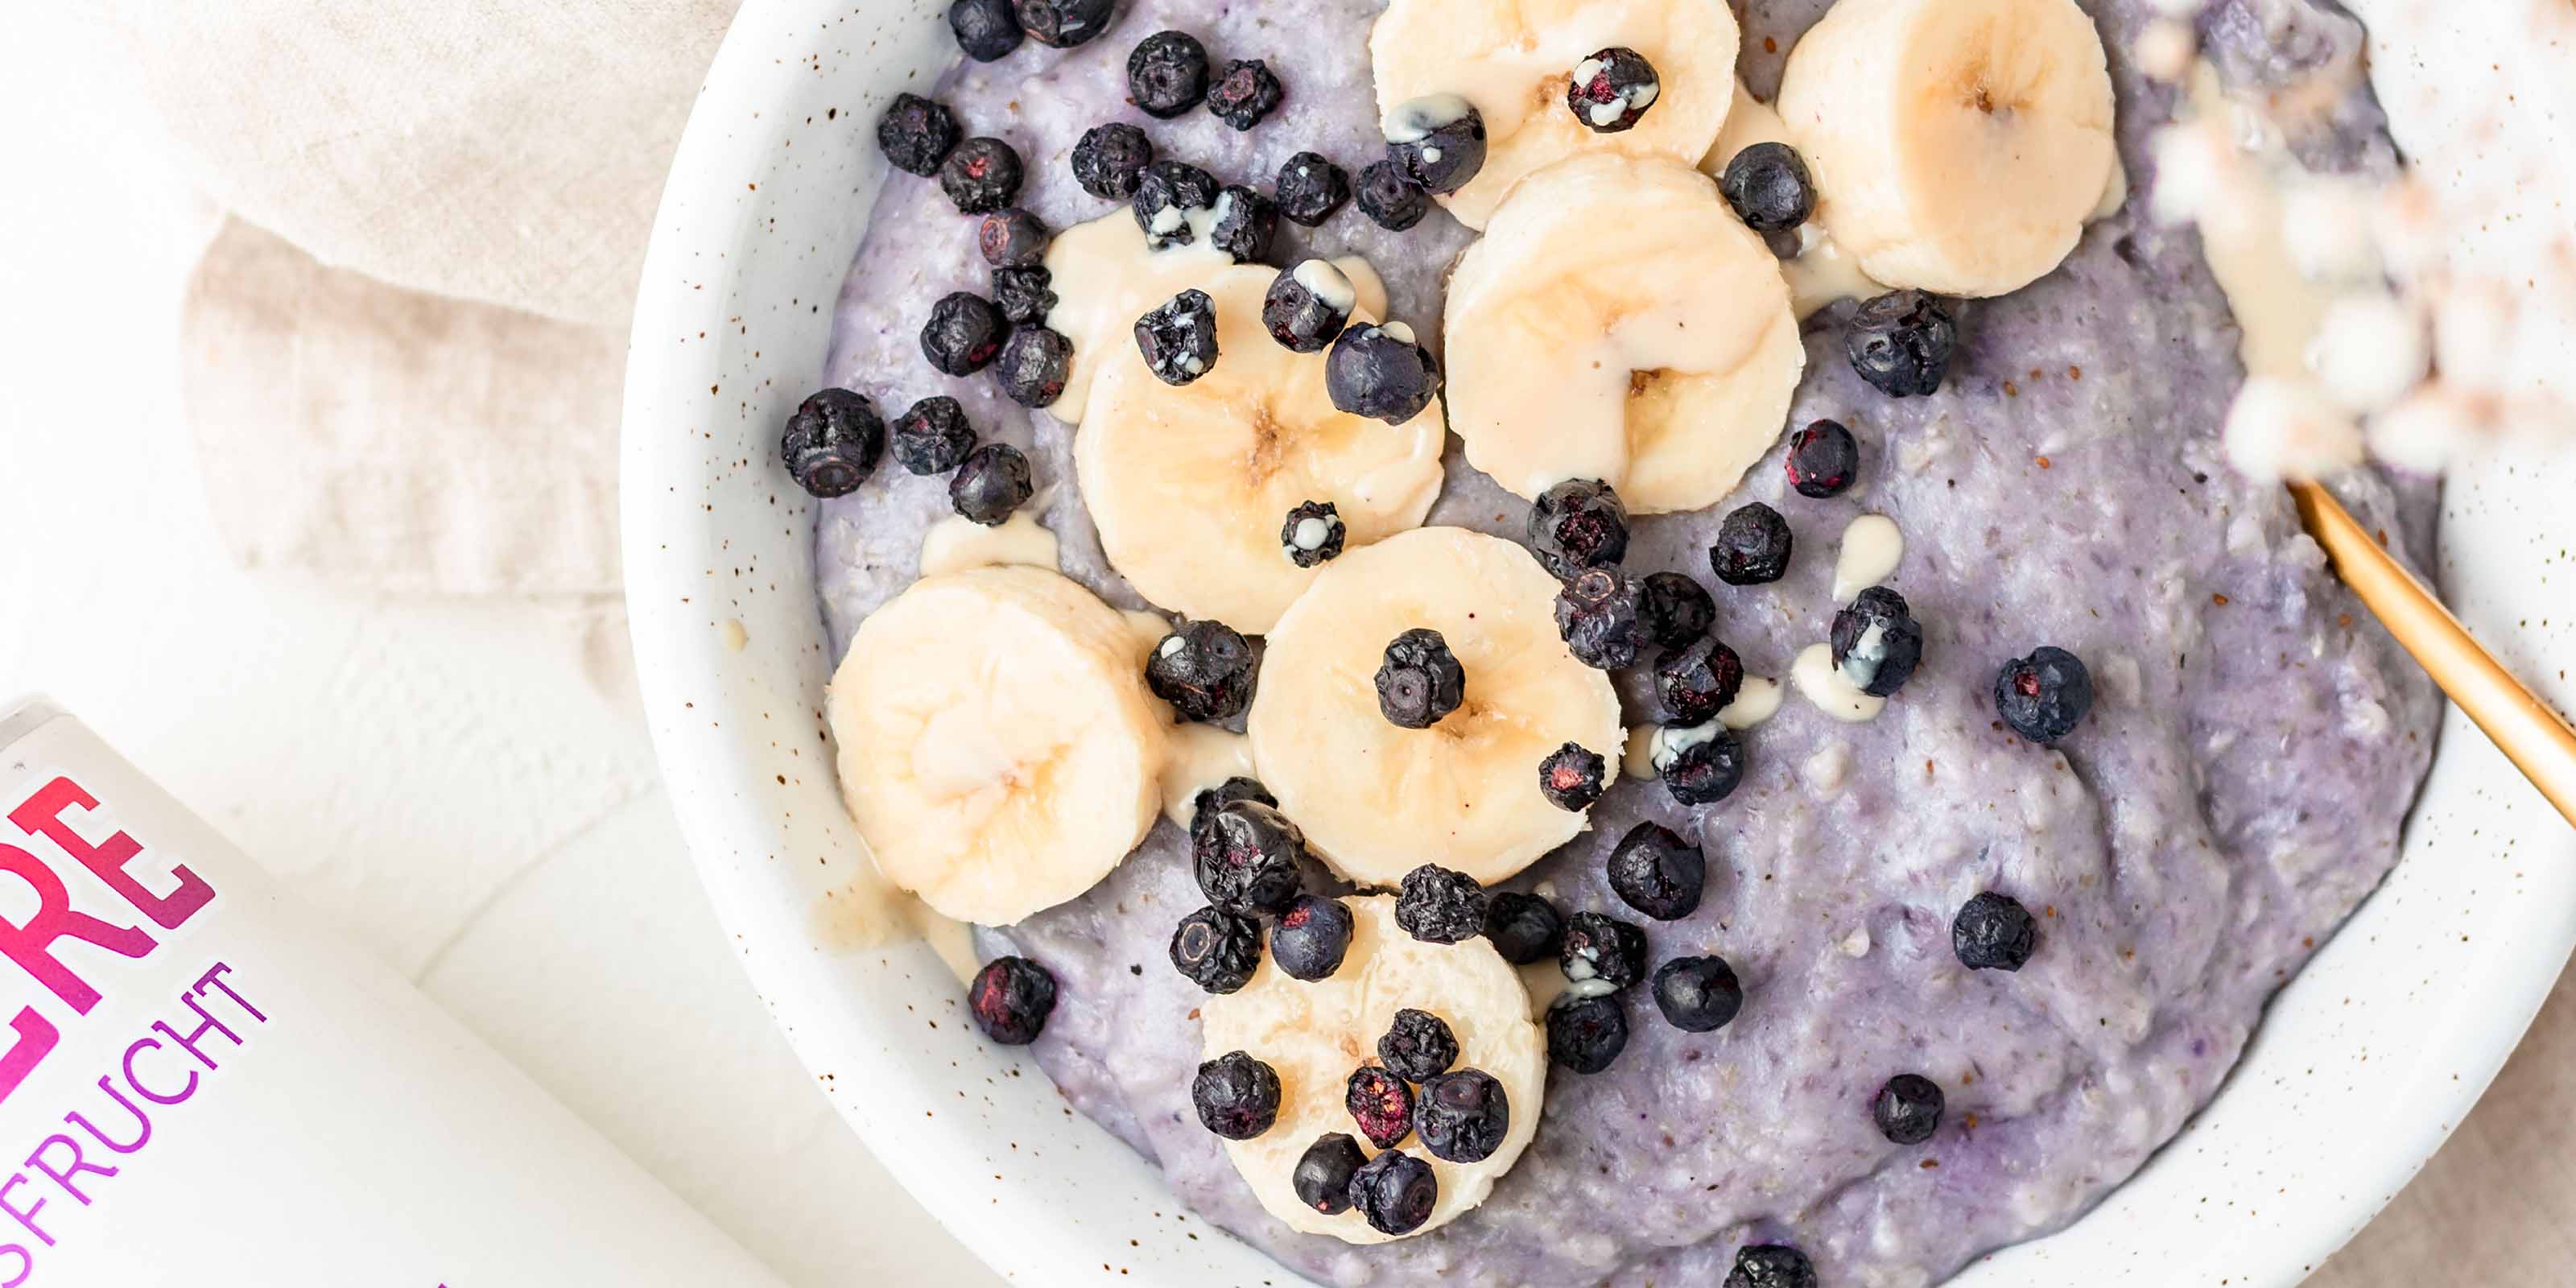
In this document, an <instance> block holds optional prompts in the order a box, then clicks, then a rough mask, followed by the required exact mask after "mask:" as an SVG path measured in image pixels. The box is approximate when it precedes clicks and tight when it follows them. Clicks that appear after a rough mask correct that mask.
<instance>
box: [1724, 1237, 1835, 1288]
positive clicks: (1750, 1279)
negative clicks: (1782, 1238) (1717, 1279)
mask: <svg viewBox="0 0 2576 1288" xmlns="http://www.w3.org/2000/svg"><path fill="white" fill-rule="evenodd" d="M1722 1288H1816V1267H1815V1265H1814V1263H1812V1262H1810V1261H1808V1260H1807V1254H1806V1253H1803V1252H1800V1251H1798V1250H1797V1249H1796V1248H1792V1247H1790V1246H1788V1245H1787V1244H1784V1243H1757V1244H1754V1245H1751V1246H1749V1247H1744V1248H1738V1249H1736V1251H1735V1269H1733V1270H1731V1271H1729V1272H1727V1276H1726V1283H1725V1284H1724V1285H1722Z"/></svg>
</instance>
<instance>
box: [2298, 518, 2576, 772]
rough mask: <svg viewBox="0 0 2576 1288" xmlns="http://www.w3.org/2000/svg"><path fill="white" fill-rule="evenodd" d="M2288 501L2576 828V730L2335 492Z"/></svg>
mask: <svg viewBox="0 0 2576 1288" xmlns="http://www.w3.org/2000/svg"><path fill="white" fill-rule="evenodd" d="M2290 495H2291V496H2292V497H2293V498H2294V499H2296V501H2297V502H2298V506H2299V518H2300V520H2301V521H2303V522H2304V523H2306V524H2307V527H2308V535H2310V536H2312V537H2315V538H2316V539H2317V544H2318V545H2321V546H2324V547H2325V550H2326V554H2327V555H2329V556H2331V557H2332V558H2333V559H2334V566H2335V572H2336V573H2337V574H2339V575H2340V576H2342V578H2343V581H2344V584H2345V585H2347V586H2350V587H2352V591H2353V593H2354V594H2356V595H2359V596H2360V597H2361V602H2362V603H2364V604H2367V605H2369V606H2370V611H2371V612H2372V613H2375V614H2377V615H2378V617H2379V621H2380V624H2381V625H2383V626H2386V627H2387V628H2388V633H2389V634H2391V635H2394V636H2396V637H2397V642H2398V643H2399V644H2402V645H2404V646H2405V648H2406V651H2407V652H2409V653H2412V654H2414V655H2415V660H2416V661H2418V662H2420V663H2423V665H2424V670H2425V671H2426V672H2427V673H2428V674H2430V675H2431V676H2432V677H2433V683H2435V684H2438V685H2441V686H2442V691H2443V692H2444V693H2447V694H2449V695H2451V701H2453V702H2456V703H2458V704H2459V705H2460V710H2462V711H2464V712H2466V713H2467V714H2468V717H2469V719H2471V720H2474V721H2476V722H2477V725H2478V727H2479V728H2480V729H2484V730H2486V734H2487V737H2489V738H2491V739H2494V740H2495V745H2496V747H2497V749H2498V750H2501V751H2502V752H2504V754H2505V758H2506V759H2508V760H2511V761H2512V762H2513V763H2514V767H2515V768H2517V769H2520V770H2521V771H2522V773H2523V776H2524V777H2526V778H2528V779H2530V780H2531V785H2532V786H2534V787H2537V788H2539V789H2540V794H2541V795H2542V796H2545V797H2547V798H2548V800H2549V803H2550V804H2551V805H2554V806H2556V807H2557V808H2558V812H2559V813H2560V814H2562V815H2565V816H2566V818H2567V821H2568V822H2570V823H2576V729H2571V728H2569V727H2568V724H2567V721H2566V720H2564V719H2562V718H2560V716H2559V715H2558V713H2557V712H2556V711H2553V710H2551V709H2550V706H2549V704H2548V703H2547V702H2544V701H2542V700H2541V698H2540V695H2538V694H2536V693H2533V692H2532V691H2531V690H2530V689H2529V688H2528V687H2526V686H2524V684H2523V683H2522V681H2520V680H2517V679H2515V678H2514V677H2513V673H2512V672H2510V671H2507V670H2505V669H2504V666H2503V664H2501V663H2499V662H2497V661H2496V660H2495V656H2494V655H2493V654H2491V653H2488V652H2487V651H2486V649H2485V648H2483V647H2481V646H2480V645H2479V644H2478V642H2477V641H2476V640H2475V639H2473V638H2471V637H2470V635H2469V632H2468V628H2466V627H2464V626H2462V625H2460V619H2458V618H2456V617H2453V616H2451V610H2449V609H2447V608H2444V607H2442V601H2441V600H2439V599H2436V598H2434V596H2433V592H2432V591H2430V590H2428V589H2426V588H2425V586H2424V583H2423V582H2420V581H2418V580H2416V579H2415V575H2414V574H2413V573H2410V572H2408V571H2407V570H2406V568H2405V566H2404V565H2402V564H2400V563H2398V562H2397V560H2396V559H2394V558H2392V557H2391V556H2390V555H2389V553H2388V551H2387V549H2386V548H2385V547H2383V546H2381V545H2380V544H2379V542H2378V541H2376V540H2374V539H2373V538H2372V537H2371V535H2370V534H2369V533H2367V532H2364V531H2362V527H2361V524H2359V523H2358V522H2356V521H2354V519H2353V517H2352V513H2351V512H2350V511H2348V510H2346V509H2344V508H2343V503H2342V502H2340V501H2337V500H2335V499H2334V494H2333V493H2330V492H2328V491H2326V490H2325V489H2324V488H2323V487H2320V486H2318V485H2316V484H2314V483H2293V484H2291V485H2290Z"/></svg>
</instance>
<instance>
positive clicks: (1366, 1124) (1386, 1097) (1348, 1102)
mask: <svg viewBox="0 0 2576 1288" xmlns="http://www.w3.org/2000/svg"><path fill="white" fill-rule="evenodd" d="M1342 1107H1343V1108H1345V1109H1348V1110H1350V1111H1351V1121H1353V1122H1355V1123H1358V1124H1359V1125H1360V1134H1361V1135H1362V1136H1366V1137H1368V1140H1369V1143H1370V1144H1372V1145H1375V1146H1377V1147H1378V1148H1379V1149H1386V1148H1389V1147H1391V1146H1393V1145H1395V1144H1397V1143H1398V1142H1400V1141H1402V1140H1403V1139H1404V1138H1405V1137H1407V1136H1410V1135H1412V1134H1413V1088H1411V1087H1409V1086H1406V1085H1405V1082H1404V1079H1402V1078H1399V1077H1397V1076H1395V1075H1394V1074H1392V1073H1389V1072H1387V1071H1386V1070H1384V1069H1381V1068H1379V1067H1377V1066H1376V1065H1373V1064H1364V1065H1361V1066H1360V1067H1359V1068H1357V1069H1355V1070H1353V1071H1352V1072H1351V1081H1350V1085H1349V1087H1348V1088H1347V1089H1346V1090H1344V1091H1343V1093H1342Z"/></svg>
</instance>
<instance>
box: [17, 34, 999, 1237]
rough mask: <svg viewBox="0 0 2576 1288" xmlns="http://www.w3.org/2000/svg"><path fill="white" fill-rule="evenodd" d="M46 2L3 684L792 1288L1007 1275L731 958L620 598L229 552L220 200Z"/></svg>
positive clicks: (25, 145)
mask: <svg viewBox="0 0 2576 1288" xmlns="http://www.w3.org/2000/svg"><path fill="white" fill-rule="evenodd" d="M43 8H44V6H37V7H36V9H35V10H31V11H22V13H34V12H37V11H41V10H42V9H43ZM34 21H35V23H36V25H37V27H38V28H39V30H37V31H36V32H35V33H33V34H30V33H29V32H28V30H27V29H26V22H27V18H25V17H24V16H22V15H21V14H13V15H12V16H9V17H6V18H0V604H5V605H7V608H6V609H5V610H0V620H4V621H5V622H6V623H7V629H6V630H5V631H0V699H5V698H6V697H7V696H9V695H10V694H13V693H17V692H24V691H30V690H42V691H45V692H49V693H51V694H53V695H54V696H55V697H57V698H59V699H60V700H61V701H62V702H63V703H64V704H65V705H67V706H68V707H70V708H71V709H72V710H74V711H76V712H78V713H80V714H81V715H82V716H84V717H85V718H86V719H87V720H88V721H89V722H90V723H91V724H92V725H93V726H95V727H96V728H97V729H98V730H99V731H100V732H101V733H102V734H104V735H105V736H106V737H107V738H108V740H109V741H110V742H112V743H114V744H116V745H117V746H118V747H119V748H120V749H122V750H123V751H125V753H126V754H127V755H129V756H131V757H132V758H133V759H134V760H136V761H137V762H138V763H140V764H141V765H142V766H143V767H144V769H145V770H146V771H147V772H149V773H151V774H152V775H153V776H154V777H156V778H158V779H160V780H161V781H162V783H164V784H165V785H166V786H168V787H169V788H170V790H171V791H173V792H174V793H176V794H177V795H178V796H179V797H180V798H181V799H182V800H185V801H187V802H188V803H189V804H190V805H192V806H194V807H195V808H196V809H197V810H198V811H199V812H200V813H203V814H205V815H206V816H208V817H209V818H211V819H212V820H213V821H214V822H215V823H216V825H217V826H218V827H220V828H222V829H223V830H224V831H225V832H227V833H228V834H230V835H231V836H232V837H233V839H234V840H236V841H237V842H239V843H240V844H241V845H242V846H243V847H244V848H245V849H248V850H249V851H250V852H251V853H252V854H253V855H255V856H257V857H258V858H259V859H260V860H262V861H263V862H264V863H266V864H267V865H268V866H269V867H270V868H271V869H272V870H273V871H275V872H276V873H277V874H278V875H280V876H281V877H283V878H285V880H286V881H287V882H288V884H290V885H291V886H293V887H294V888H295V889H296V890H297V891H298V892H300V893H301V894H302V895H303V896H304V897H305V898H306V899H307V900H308V901H309V902H310V903H311V904H312V905H314V906H315V907H316V908H318V909H319V910H320V911H321V913H322V914H323V915H324V916H325V917H326V918H328V919H329V920H331V921H333V922H335V923H337V924H338V925H339V926H340V927H341V928H343V929H344V930H345V931H346V932H347V933H348V934H349V935H350V936H351V937H352V938H354V939H356V940H358V941H359V942H361V943H362V944H364V945H365V946H367V947H368V948H371V949H372V950H374V951H375V952H376V953H377V954H378V955H380V956H382V957H383V958H385V959H386V960H387V961H389V962H391V963H393V964H394V965H396V966H397V967H399V968H401V969H402V970H403V971H404V972H405V973H406V974H408V975H409V976H410V977H411V978H412V979H413V980H415V981H417V982H418V983H419V984H420V985H421V987H422V988H423V989H425V990H426V991H427V992H428V993H429V994H430V996H432V997H434V998H436V999H437V1000H438V1001H439V1002H440V1003H441V1004H443V1005H445V1006H446V1007H447V1008H448V1009H449V1010H451V1011H453V1012H454V1013H455V1014H456V1015H457V1016H458V1017H459V1018H461V1019H463V1020H464V1021H465V1022H466V1024H467V1025H468V1026H470V1027H472V1028H473V1029H474V1030H475V1031H476V1032H478V1033H480V1034H481V1035H482V1036H483V1037H484V1038H486V1039H487V1040H489V1041H490V1042H491V1043H492V1044H493V1045H494V1046H495V1047H497V1048H499V1049H500V1050H501V1052H502V1053H503V1054H504V1055H507V1056H508V1057H510V1058H511V1059H512V1060H514V1061H516V1062H518V1064H519V1065H520V1066H521V1067H523V1068H524V1069H526V1070H527V1071H528V1072H529V1073H530V1074H531V1075H533V1076H534V1077H535V1078H536V1079H537V1080H538V1081H539V1082H541V1083H543V1084H544V1085H545V1086H546V1087H547V1088H549V1089H550V1090H552V1091H553V1092H554V1093H555V1094H556V1095H557V1096H558V1097H560V1098H561V1099H562V1100H563V1101H565V1102H566V1103H567V1104H569V1105H571V1106H572V1108H573V1109H574V1110H575V1111H576V1112H578V1113H579V1114H581V1115H582V1116H583V1117H584V1118H586V1119H588V1120H589V1122H590V1123H591V1124H592V1125H593V1126H595V1127H597V1128H598V1129H599V1130H600V1131H601V1132H603V1133H604V1134H606V1135H607V1136H608V1138H609V1139H610V1140H612V1141H614V1142H616V1143H617V1145H618V1146H620V1147H621V1148H623V1149H625V1150H626V1151H627V1152H628V1153H629V1154H630V1155H632V1156H633V1157H634V1158H635V1159H636V1160H637V1161H638V1162H640V1163H641V1164H642V1165H643V1166H644V1167H645V1168H647V1169H648V1170H650V1171H652V1172H653V1173H655V1174H657V1175H658V1176H660V1177H661V1178H662V1179H663V1180H664V1181H665V1182H666V1183H667V1184H669V1185H670V1187H671V1188H672V1189H673V1190H675V1191H677V1192H678V1193H679V1194H680V1196H681V1197H682V1198H684V1199H687V1200H688V1201H690V1202H692V1203H695V1204H696V1205H698V1206H699V1207H700V1208H702V1209H703V1210H705V1212H706V1213H707V1214H708V1215H709V1216H710V1217H712V1218H713V1219H714V1220H715V1222H716V1223H717V1224H718V1225H719V1226H722V1227H723V1228H724V1229H725V1230H727V1231H728V1232H730V1233H731V1234H732V1235H733V1236H734V1237H735V1238H736V1239H738V1240H739V1241H740V1242H741V1243H742V1244H743V1245H744V1246H745V1247H747V1248H749V1249H750V1250H751V1251H752V1252H754V1253H756V1254H758V1255H759V1256H761V1257H762V1258H764V1259H766V1260H767V1261H768V1262H769V1263H770V1264H771V1265H772V1266H774V1267H776V1268H777V1270H778V1271H779V1273H780V1274H781V1275H783V1276H784V1277H785V1278H786V1279H788V1280H789V1281H790V1282H792V1283H795V1284H798V1285H800V1288H802V1286H812V1288H820V1286H821V1285H838V1284H885V1283H902V1284H915V1283H920V1284H933V1283H935V1284H942V1285H951V1284H953V1285H960V1286H962V1288H973V1286H974V1285H981V1284H990V1283H994V1282H997V1281H996V1280H994V1279H993V1277H992V1276H991V1275H990V1274H989V1273H988V1272H986V1271H985V1270H983V1269H982V1267H981V1265H980V1264H979V1263H977V1262H976V1261H975V1260H974V1259H973V1258H972V1257H970V1256H969V1255H967V1254H966V1253H965V1251H964V1250H963V1249H961V1248H959V1247H958V1246H957V1245H956V1244H955V1243H954V1242H953V1241H951V1240H949V1239H948V1238H947V1237H946V1236H944V1235H943V1234H941V1233H940V1231H939V1229H938V1227H937V1226H935V1225H934V1224H932V1223H931V1221H930V1220H929V1218H928V1217H927V1216H926V1215H925V1214H924V1213H923V1212H922V1211H921V1209H920V1208H919V1207H918V1206H917V1205H915V1204H914V1203H913V1202H912V1201H911V1200H910V1199H909V1198H908V1197H906V1196H905V1195H904V1193H903V1192H902V1191H901V1190H900V1189H899V1188H897V1187H896V1186H895V1185H894V1184H893V1182H892V1181H891V1180H890V1179H889V1178H888V1177H887V1175H886V1172H885V1170H884V1169H883V1168H882V1167H880V1166H879V1165H878V1164H877V1162H876V1161H875V1160H874V1159H872V1158H870V1157H869V1156H868V1153H867V1150H866V1149H865V1147H863V1146H862V1145H861V1144H860V1143H859V1142H858V1140H857V1138H856V1137H854V1136H852V1135H850V1134H849V1133H848V1132H847V1131H846V1130H844V1129H843V1127H842V1126H841V1123H840V1121H839V1120H838V1119H837V1118H836V1117H835V1116H834V1115H833V1113H832V1111H831V1109H830V1107H829V1106H828V1105H826V1104H825V1103H824V1100H823V1098H822V1096H820V1095H819V1094H817V1093H816V1092H814V1091H813V1090H812V1089H811V1088H810V1087H809V1086H808V1085H807V1082H806V1078H805V1074H804V1072H803V1070H802V1069H800V1068H799V1067H798V1066H797V1064H796V1062H795V1059H794V1058H793V1057H792V1056H791V1055H790V1054H789V1052H788V1049H787V1046H786V1043H785V1041H784V1040H783V1039H781V1038H780V1037H779V1035H778V1033H777V1031H776V1029H775V1028H773V1027H772V1025H771V1024H770V1021H769V1017H768V1014H767V1012H766V1011H765V1010H764V1009H763V1008H762V1007H761V1006H760V1004H759V1002H758V1001H757V1000H756V999H755V998H754V997H753V995H752V992H751V989H750V986H749V984H748V983H747V982H746V981H745V980H744V978H743V976H742V973H741V971H740V969H739V968H738V967H737V966H736V965H735V963H734V960H733V957H732V955H731V954H730V953H729V952H727V951H726V949H725V947H724V941H723V937H722V935H721V933H720V932H719V930H718V928H717V926H716V923H715V919H714V917H713V915H712V914H711V912H710V911H709V909H708V907H707V903H706V897H705V895H704V893H703V892H702V891H701V890H700V889H699V886H698V883H697V878H696V876H695V874H694V873H693V872H691V871H690V869H689V867H688V860H687V856H686V854H685V853H684V851H683V849H682V847H681V845H680V843H679V839H678V835H677V832H676V830H675V828H674V826H673V824H672V821H671V817H670V811H669V808H668V806H667V804H666V803H665V800H664V797H663V793H662V791H661V788H660V785H659V782H658V779H657V777H656V773H655V769H654V765H653V760H652V753H651V750H650V748H649V747H647V745H646V743H645V735H644V729H643V722H642V718H641V716H640V714H639V712H638V711H637V710H636V707H635V704H634V700H633V698H632V697H631V693H630V689H631V680H630V678H629V674H628V672H629V667H628V663H627V660H626V659H627V643H626V624H625V618H624V615H623V613H622V612H621V611H620V609H619V606H618V605H617V604H616V603H615V602H613V601H611V602H601V603H595V604H579V603H562V602H559V603H557V604H555V605H552V606H536V605H531V604H524V603H510V602H482V601H460V600H451V601H445V602H437V601H391V600H385V599H380V598H371V597H369V596H366V595H364V594H357V593H352V592H349V591H347V590H345V589H337V588H332V587H327V586H319V585H313V584H307V583H300V582H298V581H295V580H293V579H290V578H284V577H277V576H252V575H249V574H245V573H242V572H240V571H237V570H235V569H232V568H230V567H228V566H226V565H225V564H224V562H223V561H222V558H221V556H220V555H219V554H218V553H217V550H216V545H215V541H214V538H213V535H212V529H211V527H210V526H209V519H208V516H207V511H206V506H205V503H204V501H203V499H202V497H201V495H200V493H199V490H198V487H197V483H196V480H195V475H194V470H193V465H192V462H191V460H190V451H189V441H188V436H187V434H186V433H185V431H184V429H183V427H182V426H181V425H180V424H179V422H178V420H177V415H178V399H177V393H176V388H175V381H174V377H173V375H172V373H171V370H170V367H169V363H168V360H167V357H166V355H167V354H168V353H169V352H170V348H171V342H172V335H173V328H174V325H175V321H176V316H177V314H176V310H177V304H178V301H179V296H180V287H181V284H182V278H183V274H184V272H185V271H186V269H187V267H188V264H189V263H190V260H191V258H192V256H193V254H194V251H195V249H196V246H197V244H198V241H199V240H200V238H202V236H203V235H204V234H205V233H207V232H211V230H212V212H211V211H207V210H199V209H194V208H192V206H191V203H190V198H189V195H188V188H187V186H186V184H185V183H183V182H181V181H179V180H177V179H175V178H173V177H170V176H167V175H164V174H162V173H160V172H158V170H157V169H156V168H155V165H154V157H155V155H156V154H155V150H154V148H153V146H152V141H151V139H150V138H148V137H144V136H141V135H139V134H138V133H137V131H136V129H135V127H134V126H133V124H132V123H131V122H128V121H123V120H120V119H119V118H118V116H117V115H116V113H115V110H114V106H113V105H112V104H102V103H100V102H98V101H97V99H98V96H97V95H96V94H94V93H92V92H91V90H90V87H88V86H85V85H82V84H78V83H74V82H73V80H72V78H71V76H70V75H69V74H68V71H69V69H70V68H73V67H76V66H79V65H80V63H79V62H78V60H70V59H55V58H50V57H48V51H49V50H52V49H55V48H57V46H56V45H55V44H54V42H55V41H56V40H58V39H60V38H62V33H61V32H59V31H46V30H43V29H42V28H43V27H44V26H45V25H46V24H45V23H44V20H43V19H42V17H41V16H37V17H36V18H35V19H34ZM615 467H616V463H615V462H614V461H613V460H603V461H601V462H600V463H599V468H600V469H602V470H603V471H605V470H613V469H614V468H615Z"/></svg>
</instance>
